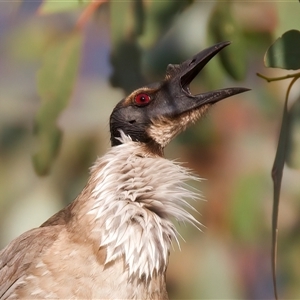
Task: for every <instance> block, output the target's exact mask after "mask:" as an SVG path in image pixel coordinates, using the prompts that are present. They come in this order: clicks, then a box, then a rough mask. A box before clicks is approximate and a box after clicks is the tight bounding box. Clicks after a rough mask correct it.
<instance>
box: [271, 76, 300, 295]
mask: <svg viewBox="0 0 300 300" xmlns="http://www.w3.org/2000/svg"><path fill="white" fill-rule="evenodd" d="M294 75H296V74H294ZM299 75H300V73H299V74H298V76H294V78H293V80H292V81H291V82H290V84H289V86H288V89H287V92H286V96H285V101H284V109H283V116H282V122H281V129H280V134H279V140H278V146H277V151H276V155H275V159H274V164H273V168H272V179H273V212H272V277H273V287H274V296H275V299H276V300H277V299H278V292H277V280H276V265H277V244H278V242H277V241H278V211H279V200H280V190H281V181H282V175H283V168H284V163H285V157H286V145H287V135H288V132H289V130H290V124H289V121H290V116H289V112H288V99H289V94H290V91H291V89H292V86H293V85H294V83H295V82H296V81H297V80H298V79H299V77H300V76H299Z"/></svg>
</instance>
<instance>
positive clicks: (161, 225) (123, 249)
mask: <svg viewBox="0 0 300 300" xmlns="http://www.w3.org/2000/svg"><path fill="white" fill-rule="evenodd" d="M121 141H122V143H123V144H122V145H119V146H115V147H112V148H111V149H110V150H109V152H108V153H107V154H106V155H105V156H103V157H101V158H99V159H98V160H97V161H96V164H95V165H94V167H93V168H92V176H91V178H92V179H93V180H94V184H95V185H94V186H95V188H94V189H93V192H92V198H93V201H94V206H93V207H92V209H91V210H90V211H89V214H90V215H94V216H95V222H96V223H97V228H96V229H95V230H96V231H99V236H101V241H100V247H105V248H106V249H107V256H106V262H105V263H109V262H112V261H114V260H115V259H117V258H119V257H121V256H122V255H124V259H125V264H126V267H127V268H128V272H129V277H130V278H134V277H137V278H140V279H141V278H144V279H146V280H148V279H150V278H151V277H152V276H155V275H156V274H158V273H161V272H164V271H165V270H166V268H167V265H168V256H169V248H170V244H171V240H172V238H174V239H175V240H176V241H177V242H178V240H177V231H176V229H175V227H174V225H173V224H172V222H171V221H170V218H172V217H174V218H175V219H177V220H178V221H186V222H189V223H192V224H193V225H194V226H196V227H197V225H199V222H198V221H197V220H196V219H195V218H194V217H193V216H192V215H191V214H190V213H189V212H187V211H186V210H185V208H186V207H189V208H192V209H193V207H192V206H191V205H190V204H188V203H187V202H186V199H187V198H192V199H196V198H198V196H197V195H196V194H195V193H193V192H191V191H190V190H188V189H187V184H186V181H187V180H191V179H193V180H195V179H197V178H196V177H195V176H193V175H191V174H190V173H189V171H188V170H187V169H185V168H183V167H182V166H179V165H178V164H176V163H174V162H172V161H169V160H167V159H164V158H162V157H153V156H145V151H144V149H143V146H142V145H141V144H139V143H137V142H132V140H131V139H130V137H127V136H125V135H124V134H123V133H122V137H121Z"/></svg>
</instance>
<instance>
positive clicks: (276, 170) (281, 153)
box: [259, 30, 300, 299]
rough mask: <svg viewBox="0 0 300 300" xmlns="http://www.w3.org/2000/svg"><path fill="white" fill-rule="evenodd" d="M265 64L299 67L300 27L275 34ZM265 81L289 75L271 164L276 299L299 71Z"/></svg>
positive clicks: (299, 117)
mask: <svg viewBox="0 0 300 300" xmlns="http://www.w3.org/2000/svg"><path fill="white" fill-rule="evenodd" d="M264 61H265V66H266V67H269V68H281V69H285V70H298V69H299V68H300V31H298V30H290V31H287V32H285V33H284V34H283V35H282V37H280V38H278V39H277V40H276V41H275V42H274V43H273V44H272V45H271V46H270V47H269V49H268V50H267V52H266V54H265V59H264ZM259 76H260V77H262V78H264V79H266V80H267V81H269V82H270V81H278V80H284V79H287V78H292V80H291V82H290V84H289V86H288V89H287V92H286V97H285V102H284V109H283V116H282V123H281V130H280V135H279V141H278V147H277V152H276V157H275V161H274V165H273V168H272V178H273V181H274V199H273V215H272V265H273V281H274V290H275V298H276V299H278V295H277V288H276V254H277V237H278V212H279V199H280V189H281V181H282V175H283V168H284V163H285V162H287V163H288V165H289V166H290V167H292V168H299V167H300V166H299V151H300V148H299V134H300V132H299V128H300V127H299V122H300V114H299V112H300V111H299V106H300V98H298V99H297V100H296V101H295V103H294V104H293V106H292V107H291V108H290V109H289V108H288V100H289V95H290V91H291V88H292V87H293V85H294V83H295V82H296V81H297V80H298V79H299V77H300V73H296V74H290V75H286V76H283V77H278V78H267V77H265V76H262V75H260V74H259Z"/></svg>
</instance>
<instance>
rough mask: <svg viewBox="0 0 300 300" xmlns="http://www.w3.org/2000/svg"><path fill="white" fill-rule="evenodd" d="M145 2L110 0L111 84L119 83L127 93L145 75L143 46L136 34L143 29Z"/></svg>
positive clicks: (143, 82) (138, 84)
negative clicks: (142, 60) (142, 63)
mask: <svg viewBox="0 0 300 300" xmlns="http://www.w3.org/2000/svg"><path fill="white" fill-rule="evenodd" d="M143 13H144V5H143V2H142V1H141V0H137V1H133V0H131V1H122V2H115V1H112V2H110V17H111V18H110V19H111V41H112V53H111V63H112V67H113V73H112V75H111V78H110V80H111V84H112V85H113V86H114V87H121V88H122V89H123V90H124V91H125V92H126V93H130V92H132V90H134V89H136V88H138V87H139V86H143V85H144V84H145V79H144V76H143V74H142V71H141V55H142V49H141V48H140V46H139V45H138V42H137V38H138V36H139V35H140V34H141V33H142V30H143V26H144V25H143V22H144V19H143V18H141V16H142V15H143Z"/></svg>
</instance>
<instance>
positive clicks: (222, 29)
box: [208, 2, 247, 80]
mask: <svg viewBox="0 0 300 300" xmlns="http://www.w3.org/2000/svg"><path fill="white" fill-rule="evenodd" d="M208 30H209V33H210V35H211V36H212V37H213V39H214V42H215V43H217V42H222V41H232V45H231V46H230V47H227V48H225V49H223V50H222V51H221V52H220V53H219V54H218V56H219V57H220V59H221V62H222V65H223V67H224V68H225V70H226V71H227V73H228V74H229V75H230V76H231V77H232V78H233V79H235V80H243V79H244V78H245V76H246V71H247V65H246V47H245V44H246V43H245V40H244V35H243V33H242V31H241V29H240V26H239V25H238V24H237V21H236V19H235V18H234V15H233V12H232V4H231V3H230V2H228V3H227V2H225V3H223V2H219V3H218V4H217V5H216V6H215V8H214V11H213V13H212V15H211V17H210V20H209V24H208Z"/></svg>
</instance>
